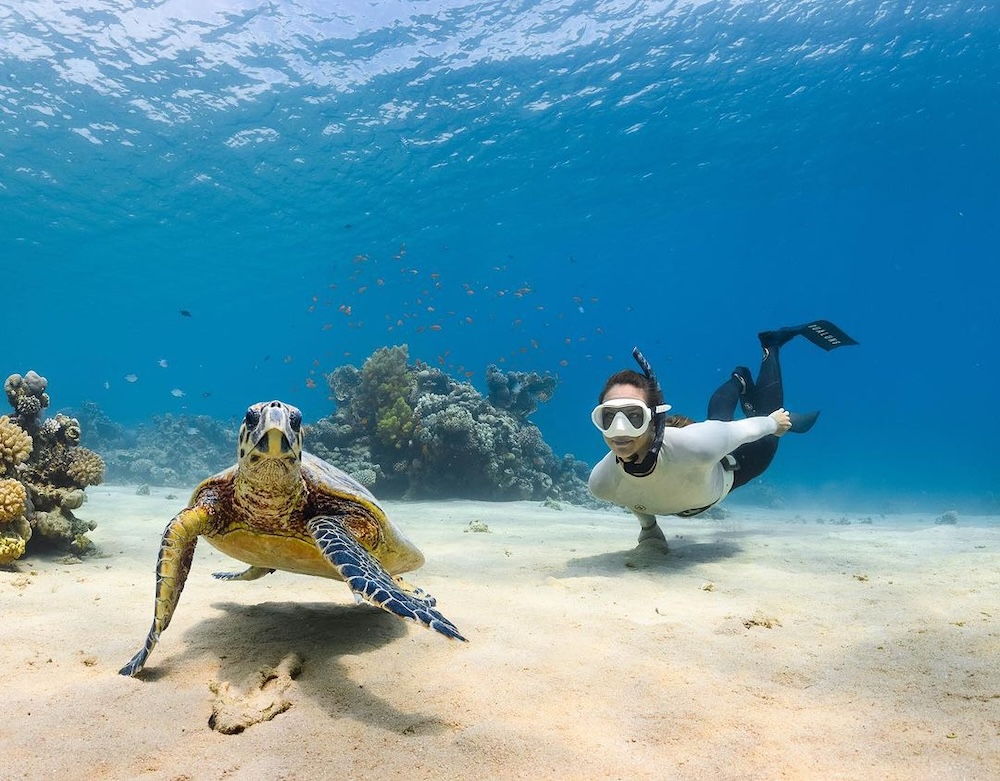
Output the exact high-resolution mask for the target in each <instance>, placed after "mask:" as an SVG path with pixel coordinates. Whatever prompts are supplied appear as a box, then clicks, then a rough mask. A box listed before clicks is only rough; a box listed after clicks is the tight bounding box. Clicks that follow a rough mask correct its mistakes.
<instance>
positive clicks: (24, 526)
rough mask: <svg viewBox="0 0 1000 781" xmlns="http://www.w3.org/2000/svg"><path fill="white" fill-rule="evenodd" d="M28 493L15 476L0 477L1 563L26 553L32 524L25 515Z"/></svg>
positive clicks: (7, 562)
mask: <svg viewBox="0 0 1000 781" xmlns="http://www.w3.org/2000/svg"><path fill="white" fill-rule="evenodd" d="M27 499H28V494H27V492H26V491H25V490H24V486H23V485H21V483H20V482H18V481H17V480H14V479H13V478H10V477H7V478H4V479H0V565H3V564H10V563H11V562H12V561H14V560H15V559H19V558H20V557H21V556H23V555H24V549H25V545H26V544H27V541H28V539H29V538H30V537H31V526H30V525H29V524H28V521H27V519H26V518H25V517H24V511H25V505H26V503H27Z"/></svg>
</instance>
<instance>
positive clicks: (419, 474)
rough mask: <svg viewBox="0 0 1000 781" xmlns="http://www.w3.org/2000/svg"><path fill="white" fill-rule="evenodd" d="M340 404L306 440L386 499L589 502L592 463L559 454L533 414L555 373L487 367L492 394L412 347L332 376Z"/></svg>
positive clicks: (380, 353)
mask: <svg viewBox="0 0 1000 781" xmlns="http://www.w3.org/2000/svg"><path fill="white" fill-rule="evenodd" d="M327 379H328V382H329V384H330V390H331V395H332V397H333V398H334V399H335V400H336V402H337V410H336V412H334V414H333V415H331V416H330V417H328V418H324V419H322V420H320V421H317V422H316V423H315V424H313V425H311V426H309V430H308V432H307V433H308V439H307V442H306V447H307V448H308V449H309V450H311V451H313V452H314V453H315V454H316V455H318V456H320V457H321V458H324V459H326V460H327V461H330V462H331V463H333V464H336V465H337V466H339V467H341V468H342V469H344V470H345V471H347V472H349V473H351V474H353V475H356V476H358V479H359V480H361V481H362V482H363V483H364V484H365V485H366V486H368V487H369V488H372V487H374V488H375V490H377V491H378V493H379V495H380V496H386V497H388V496H405V497H407V498H414V499H417V498H420V499H429V498H438V499H440V498H469V499H488V500H511V499H536V500H545V499H549V500H563V501H569V502H573V503H577V504H592V503H593V502H592V499H591V497H590V495H589V493H588V491H587V486H586V476H587V473H588V471H589V469H588V467H587V465H586V464H584V463H583V462H580V461H577V460H576V459H574V458H573V457H572V456H565V457H563V458H561V459H560V458H558V457H556V456H555V455H554V454H553V452H552V449H551V448H550V447H549V446H548V445H547V444H546V443H545V442H544V441H543V439H542V435H541V432H540V431H539V430H538V428H537V427H536V426H534V425H532V424H530V423H528V422H527V416H528V415H529V414H530V413H531V412H533V411H534V410H535V409H536V407H537V405H538V403H540V402H544V401H548V400H549V399H550V398H551V397H552V394H553V393H554V392H555V387H556V380H555V378H554V377H552V376H548V375H539V374H535V373H531V374H524V373H518V372H508V373H506V374H505V373H503V372H501V371H500V370H499V369H498V368H497V367H495V366H491V367H490V368H489V369H488V370H487V385H488V386H489V397H488V398H485V397H484V396H483V395H482V394H481V393H479V391H477V390H476V389H475V387H473V385H472V384H471V383H468V382H459V381H456V380H455V379H453V378H451V377H449V376H448V375H447V374H445V373H444V372H443V371H441V370H440V369H437V368H434V367H431V366H428V365H427V364H424V363H422V362H420V361H416V362H415V363H413V364H411V363H410V361H409V354H408V350H407V347H406V345H400V346H396V347H388V348H383V349H381V350H377V351H376V352H375V353H374V354H372V356H371V357H370V358H368V360H367V361H365V363H364V365H363V366H362V367H361V369H357V368H356V367H353V366H342V367H340V368H338V369H335V370H334V371H333V372H331V373H330V374H329V375H328V377H327Z"/></svg>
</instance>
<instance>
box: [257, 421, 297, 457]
mask: <svg viewBox="0 0 1000 781" xmlns="http://www.w3.org/2000/svg"><path fill="white" fill-rule="evenodd" d="M254 449H255V450H258V451H259V452H260V453H262V454H263V455H265V456H267V457H268V458H282V457H284V456H287V455H288V454H289V453H291V452H292V443H291V442H289V441H288V437H287V436H286V434H285V432H284V431H282V430H281V429H278V428H272V429H270V430H268V431H267V433H265V434H264V436H262V437H261V438H260V441H259V442H258V443H257V447H256V448H254Z"/></svg>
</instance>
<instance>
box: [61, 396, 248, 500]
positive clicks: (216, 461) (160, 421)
mask: <svg viewBox="0 0 1000 781" xmlns="http://www.w3.org/2000/svg"><path fill="white" fill-rule="evenodd" d="M78 414H79V418H80V420H82V421H85V422H86V423H87V427H86V432H87V434H86V439H85V441H86V444H87V446H88V447H90V448H92V449H93V450H96V451H98V452H99V453H100V454H101V456H102V457H103V459H104V463H105V469H106V472H105V474H106V477H107V479H108V480H111V481H114V482H117V483H129V484H147V485H157V486H170V487H176V486H186V485H190V486H194V485H195V484H197V483H199V482H201V481H202V480H204V479H205V478H206V477H208V476H209V475H212V474H215V473H216V472H219V471H221V470H223V469H225V468H226V467H228V466H230V465H231V464H232V463H233V462H234V461H235V460H236V434H237V431H238V430H239V424H238V422H237V421H235V420H234V421H229V422H225V423H223V422H220V421H218V420H215V419H214V418H210V417H208V416H207V415H170V414H167V415H163V416H159V417H154V418H153V422H152V425H151V426H149V425H142V426H138V427H137V428H136V429H134V430H130V429H127V428H125V427H124V426H121V425H119V424H117V423H112V422H111V421H110V420H109V419H108V418H107V417H106V416H105V415H104V413H103V412H101V410H100V408H99V407H98V406H97V405H96V404H94V403H93V402H87V403H85V404H84V405H83V406H82V408H81V410H80V412H79V413H78Z"/></svg>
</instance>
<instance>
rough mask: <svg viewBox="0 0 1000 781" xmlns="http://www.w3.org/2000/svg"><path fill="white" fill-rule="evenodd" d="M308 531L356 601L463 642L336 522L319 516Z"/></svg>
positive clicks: (428, 600) (426, 599) (426, 600)
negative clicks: (360, 600) (359, 600)
mask: <svg viewBox="0 0 1000 781" xmlns="http://www.w3.org/2000/svg"><path fill="white" fill-rule="evenodd" d="M308 527H309V532H310V533H311V534H312V536H313V539H315V540H316V544H317V545H318V546H319V548H320V550H321V551H323V555H324V556H326V558H327V560H328V561H329V562H330V563H331V564H332V565H333V566H334V567H336V568H337V571H338V572H339V573H340V576H341V577H342V578H343V579H344V581H345V582H346V583H347V585H348V587H349V588H350V589H351V591H353V592H354V595H355V597H356V598H360V599H363V600H364V601H365V602H368V603H370V604H372V605H375V606H376V607H380V608H382V609H383V610H385V611H387V612H389V613H392V614H394V615H396V616H399V617H400V618H403V619H406V620H407V621H413V622H415V623H417V624H420V625H421V626H425V627H427V628H428V629H433V630H435V631H436V632H439V633H441V634H442V635H444V636H445V637H450V638H453V639H455V640H462V641H464V640H465V638H464V637H462V634H461V632H459V631H458V627H456V626H455V625H454V624H453V623H451V621H449V620H448V619H447V618H445V617H444V616H443V615H442V614H441V613H440V612H438V611H437V610H436V609H435V607H434V606H435V604H436V601H435V599H434V597H432V596H431V595H430V594H428V593H427V592H426V591H424V590H423V589H418V588H413V587H412V586H410V585H409V584H407V583H406V581H404V580H402V578H398V577H393V576H392V575H390V574H389V573H388V572H387V571H386V570H385V568H384V567H383V566H382V565H381V564H379V562H378V561H377V560H376V559H375V557H374V556H372V555H371V553H369V552H368V550H367V549H366V548H365V547H364V546H363V545H362V544H361V543H360V542H358V541H357V540H356V539H355V538H354V536H353V535H352V534H351V533H350V532H349V531H347V529H346V528H345V527H344V525H343V523H342V522H341V521H340V519H339V518H335V517H332V516H328V515H324V516H319V517H316V518H313V519H312V520H310V521H309V523H308Z"/></svg>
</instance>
